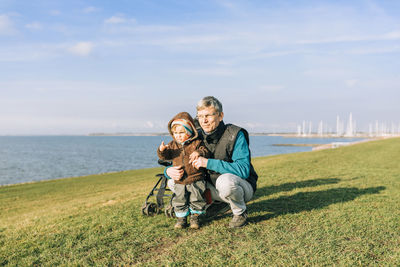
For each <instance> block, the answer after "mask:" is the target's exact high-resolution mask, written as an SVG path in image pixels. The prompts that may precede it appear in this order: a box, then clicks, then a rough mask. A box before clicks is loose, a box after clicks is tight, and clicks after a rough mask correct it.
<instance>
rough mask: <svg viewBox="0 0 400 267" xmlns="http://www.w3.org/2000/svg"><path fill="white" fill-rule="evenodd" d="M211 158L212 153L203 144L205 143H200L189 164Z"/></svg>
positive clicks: (190, 157)
mask: <svg viewBox="0 0 400 267" xmlns="http://www.w3.org/2000/svg"><path fill="white" fill-rule="evenodd" d="M210 156H211V153H210V151H209V150H208V149H207V148H206V146H205V145H204V144H203V141H200V140H199V142H198V144H197V148H196V150H195V151H194V152H193V153H192V154H190V156H189V164H190V163H192V162H193V161H195V160H196V159H198V158H199V157H203V158H209V157H210Z"/></svg>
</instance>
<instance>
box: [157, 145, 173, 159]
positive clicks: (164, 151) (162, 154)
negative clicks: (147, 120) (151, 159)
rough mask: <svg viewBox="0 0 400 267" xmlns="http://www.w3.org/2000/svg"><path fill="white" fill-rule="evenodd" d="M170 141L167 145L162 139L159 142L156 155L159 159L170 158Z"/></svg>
mask: <svg viewBox="0 0 400 267" xmlns="http://www.w3.org/2000/svg"><path fill="white" fill-rule="evenodd" d="M170 145H171V143H169V144H168V145H165V144H164V141H162V142H161V144H160V146H159V147H158V149H157V155H158V157H159V158H160V159H161V160H170V159H171V146H170Z"/></svg>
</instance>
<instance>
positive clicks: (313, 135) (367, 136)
mask: <svg viewBox="0 0 400 267" xmlns="http://www.w3.org/2000/svg"><path fill="white" fill-rule="evenodd" d="M169 135H170V134H169V133H90V134H88V136H169ZM249 135H250V136H282V137H292V138H293V137H298V138H370V137H371V136H369V135H368V134H367V133H357V134H356V135H354V136H337V135H335V134H324V135H318V134H307V135H298V134H297V133H249Z"/></svg>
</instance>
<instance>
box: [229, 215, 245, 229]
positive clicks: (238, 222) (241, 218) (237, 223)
mask: <svg viewBox="0 0 400 267" xmlns="http://www.w3.org/2000/svg"><path fill="white" fill-rule="evenodd" d="M246 224H247V211H244V212H243V213H242V214H240V215H233V218H232V220H231V222H230V223H229V227H230V228H239V227H242V226H245V225H246Z"/></svg>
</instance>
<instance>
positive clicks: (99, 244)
mask: <svg viewBox="0 0 400 267" xmlns="http://www.w3.org/2000/svg"><path fill="white" fill-rule="evenodd" d="M399 158H400V139H399V138H395V139H388V140H383V141H373V142H369V143H364V144H358V145H354V146H349V147H342V148H338V149H334V150H324V151H318V152H306V153H297V154H289V155H278V156H271V157H263V158H256V159H254V165H255V167H256V170H257V171H258V173H259V175H260V178H259V189H258V191H257V192H256V196H255V198H254V199H253V200H252V201H251V202H250V203H249V205H248V209H249V213H250V217H249V221H250V223H249V225H247V226H246V227H244V228H241V229H229V228H227V225H228V222H229V220H230V217H229V216H225V217H222V218H219V219H216V220H213V221H211V222H207V223H206V224H205V225H204V226H203V227H202V228H201V229H200V230H198V231H193V230H181V231H176V230H174V229H173V224H174V220H173V219H170V218H167V217H166V216H164V214H161V215H158V216H155V217H145V216H142V215H141V212H140V207H141V205H142V203H143V201H144V199H145V197H146V196H147V194H148V192H149V191H150V189H151V188H152V187H153V185H154V184H155V181H156V178H155V177H154V175H155V174H156V173H158V172H160V170H161V168H155V169H145V170H135V171H126V172H121V173H113V174H104V175H93V176H88V177H81V178H71V179H62V180H55V181H46V182H39V183H33V184H23V185H16V186H5V187H0V265H1V266H3V265H60V264H61V265H135V264H138V265H149V266H153V265H156V264H161V265H176V266H177V265H185V264H187V265H203V266H204V265H205V266H207V265H209V266H224V265H237V266H249V265H257V266H265V265H272V266H276V265H278V266H279V265H284V266H288V265H347V266H353V265H361V266H364V265H388V266H399V265H400V209H399V207H400V164H399Z"/></svg>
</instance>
